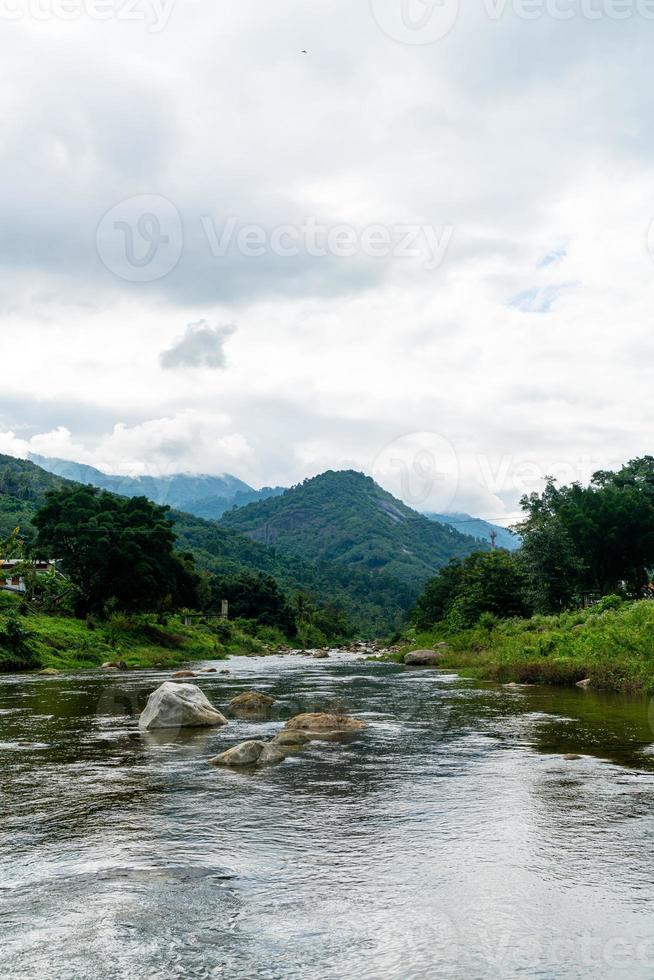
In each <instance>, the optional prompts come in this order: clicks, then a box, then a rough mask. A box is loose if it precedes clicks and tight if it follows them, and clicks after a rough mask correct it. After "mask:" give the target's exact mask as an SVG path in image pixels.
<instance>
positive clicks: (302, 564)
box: [0, 455, 417, 635]
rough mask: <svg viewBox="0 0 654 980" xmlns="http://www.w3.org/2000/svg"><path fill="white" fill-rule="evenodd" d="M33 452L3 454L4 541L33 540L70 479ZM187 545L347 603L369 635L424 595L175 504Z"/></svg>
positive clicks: (217, 560)
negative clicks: (41, 512) (52, 497)
mask: <svg viewBox="0 0 654 980" xmlns="http://www.w3.org/2000/svg"><path fill="white" fill-rule="evenodd" d="M71 482H73V481H69V480H67V479H65V478H64V477H62V476H55V475H53V474H51V473H48V472H46V471H45V470H43V469H42V468H41V467H39V466H37V465H36V464H35V463H33V462H30V461H28V460H22V459H15V458H14V457H12V456H3V455H0V541H2V540H5V539H7V538H8V537H9V535H10V534H11V532H12V531H13V529H14V528H15V527H17V526H20V529H21V537H22V538H23V539H24V541H25V542H26V544H27V545H28V546H29V545H30V543H31V542H32V541H33V540H34V538H35V535H36V532H35V529H34V527H33V525H32V519H33V517H34V514H35V513H36V511H37V510H38V509H39V507H41V505H42V504H43V502H44V501H45V495H46V493H47V491H48V490H53V489H59V488H61V487H63V486H66V485H68V484H70V483H71ZM170 516H171V520H172V522H173V524H174V529H175V534H176V535H177V547H178V549H179V550H180V551H190V552H192V553H193V555H194V556H195V559H196V563H197V566H198V568H200V569H203V570H205V571H208V572H210V573H212V574H215V575H219V576H228V575H235V574H238V573H239V572H242V571H244V570H245V571H253V572H263V573H265V574H267V575H272V576H273V577H274V578H275V579H276V580H277V581H278V582H279V583H280V585H281V586H282V587H283V588H284V590H285V591H286V592H288V593H298V592H301V593H304V594H307V595H309V596H310V598H311V599H312V600H313V601H314V602H315V603H316V604H317V605H320V606H327V605H335V606H337V607H338V608H340V609H342V610H343V612H344V613H345V614H346V616H347V617H348V619H349V621H350V622H351V623H352V625H353V626H354V627H355V628H356V629H357V630H358V631H359V632H361V633H363V634H366V635H379V634H380V633H384V632H390V631H393V630H395V629H397V628H398V627H399V626H400V625H401V623H402V622H403V620H404V618H405V616H406V612H407V611H408V609H409V608H410V607H411V605H412V603H413V601H414V600H415V598H416V594H417V591H416V589H415V588H411V587H408V586H407V585H406V583H404V582H400V581H397V580H396V579H394V578H393V577H392V576H389V575H384V574H381V575H380V574H373V573H371V572H369V571H366V570H360V569H355V568H349V567H347V566H345V565H341V564H337V563H330V562H327V561H309V560H303V559H301V558H297V557H294V556H289V555H284V554H282V553H281V552H280V551H279V550H278V549H275V548H268V547H265V546H264V545H263V544H260V543H258V542H255V541H252V540H251V539H250V538H248V537H247V536H245V535H244V534H241V533H239V532H238V531H236V530H233V529H231V528H228V527H223V526H222V525H219V524H217V523H216V522H214V521H207V520H204V519H203V518H200V517H196V516H194V515H192V514H186V513H183V512H182V511H175V510H173V511H171V515H170Z"/></svg>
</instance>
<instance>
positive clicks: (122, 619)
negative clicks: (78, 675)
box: [0, 593, 284, 672]
mask: <svg viewBox="0 0 654 980" xmlns="http://www.w3.org/2000/svg"><path fill="white" fill-rule="evenodd" d="M19 609H20V602H19V601H17V599H16V598H15V597H14V596H10V595H8V594H6V593H4V594H3V593H0V672H3V671H4V672H7V671H18V670H38V669H40V668H43V667H54V668H56V669H58V670H75V669H84V668H89V667H98V666H99V665H100V664H102V663H104V662H105V661H107V660H124V661H125V663H126V664H127V665H128V667H133V668H136V667H153V666H159V665H161V666H163V667H173V666H176V665H178V664H182V663H186V662H188V661H193V660H216V659H223V658H225V657H227V656H229V655H230V654H245V655H248V654H249V655H253V654H259V655H261V654H265V653H269V652H271V650H273V649H274V648H275V647H277V646H279V645H281V644H282V643H283V642H284V637H282V636H281V634H279V633H277V631H275V630H270V629H259V630H256V629H255V628H254V627H253V626H252V625H251V624H248V623H244V622H241V621H239V622H233V623H232V622H230V623H225V622H223V621H221V620H218V619H216V620H201V621H199V622H195V623H194V624H193V625H192V626H185V625H184V623H183V621H182V619H181V618H180V617H177V616H169V617H167V618H166V622H165V624H161V623H160V622H158V620H157V617H156V616H154V615H125V614H118V615H114V616H112V617H111V618H110V619H109V620H107V621H106V622H91V623H90V624H89V623H87V622H86V621H85V620H79V619H74V618H72V617H66V616H50V615H45V614H41V613H35V612H29V613H28V614H27V615H21V614H20V613H19ZM10 622H13V623H18V625H19V627H20V631H21V635H22V640H21V642H20V643H19V645H18V646H16V644H15V643H10V642H8V641H7V640H4V642H3V636H4V634H5V630H6V628H7V624H8V623H10Z"/></svg>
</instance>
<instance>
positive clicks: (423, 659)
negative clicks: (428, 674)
mask: <svg viewBox="0 0 654 980" xmlns="http://www.w3.org/2000/svg"><path fill="white" fill-rule="evenodd" d="M442 659H443V654H442V653H438V652H437V651H436V650H410V651H409V653H407V654H406V655H405V657H404V663H405V666H407V667H436V666H438V664H439V663H440V662H441V660H442Z"/></svg>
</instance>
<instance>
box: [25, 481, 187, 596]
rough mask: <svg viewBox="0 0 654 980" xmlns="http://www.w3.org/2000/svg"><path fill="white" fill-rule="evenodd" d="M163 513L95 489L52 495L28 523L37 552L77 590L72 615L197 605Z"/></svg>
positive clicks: (142, 501)
mask: <svg viewBox="0 0 654 980" xmlns="http://www.w3.org/2000/svg"><path fill="white" fill-rule="evenodd" d="M167 513H168V508H167V507H160V506H158V505H156V504H153V503H150V501H148V500H146V498H145V497H133V498H123V497H117V496H114V495H113V494H109V493H105V492H102V493H101V492H99V491H98V490H96V489H95V488H94V487H88V486H84V487H77V486H74V487H71V488H66V489H63V490H56V491H51V492H50V493H48V494H47V497H46V503H45V504H44V506H43V507H42V508H41V509H40V510H39V511H38V513H37V514H36V516H35V518H34V524H35V526H36V528H37V531H38V535H37V539H36V542H35V545H34V548H35V550H36V552H38V553H40V554H42V555H46V556H47V557H48V558H57V559H59V560H60V561H61V568H62V571H63V572H64V574H65V575H66V576H68V578H69V579H70V580H71V582H72V583H73V584H74V585H75V586H76V588H77V590H78V599H77V603H76V612H77V613H78V615H86V614H88V613H92V612H93V613H99V614H101V615H102V614H104V612H105V610H106V608H107V604H111V606H113V607H114V608H118V609H123V610H126V611H150V610H159V609H162V608H163V607H165V606H166V605H171V604H172V605H184V606H190V605H195V584H196V579H195V575H194V572H193V570H192V569H191V568H190V567H189V563H188V561H187V562H186V563H185V562H183V561H181V560H180V558H179V557H178V556H177V555H176V554H175V552H174V550H173V546H174V543H175V535H174V533H173V530H172V527H171V524H170V522H169V520H168V516H167Z"/></svg>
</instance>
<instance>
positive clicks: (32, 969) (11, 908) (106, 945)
mask: <svg viewBox="0 0 654 980" xmlns="http://www.w3.org/2000/svg"><path fill="white" fill-rule="evenodd" d="M207 665H208V664H205V665H204V666H207ZM215 666H216V667H217V668H219V669H223V668H224V667H225V666H228V667H229V668H230V669H231V671H232V674H231V675H221V674H219V673H216V674H208V675H205V676H204V677H202V678H201V679H199V680H198V681H196V682H194V683H198V684H199V685H200V686H201V687H202V689H203V690H204V691H205V693H206V694H207V695H208V697H209V699H210V700H211V701H212V702H213V703H214V704H215V705H216V706H217V707H219V708H222V709H223V710H224V709H225V707H226V705H227V702H228V701H229V699H230V698H231V697H233V696H234V695H235V694H237V693H239V692H241V691H244V690H247V689H255V690H259V691H264V692H269V693H272V694H274V695H275V697H276V698H277V703H276V705H275V707H274V709H273V713H272V716H271V718H270V719H269V720H266V721H237V720H231V721H230V724H229V726H228V727H226V728H220V729H203V730H186V731H184V732H172V733H170V734H165V733H162V732H158V733H151V734H148V733H140V732H139V730H138V727H137V720H138V714H139V712H140V710H141V709H142V707H143V705H144V704H145V701H146V699H147V696H148V694H149V693H150V692H151V691H152V690H154V689H155V688H156V687H157V686H158V685H159V684H160V683H161V682H162V681H163V680H164V679H167V676H168V675H167V674H163V673H157V672H155V671H140V672H133V673H129V674H112V675H107V674H106V673H102V672H100V671H87V672H80V673H76V674H61V675H60V676H58V677H55V678H45V677H38V676H33V675H32V676H25V675H23V676H19V675H16V676H4V677H2V678H1V679H0V755H1V765H0V790H1V794H2V797H1V813H0V819H1V823H2V852H1V855H0V857H1V863H0V944H1V946H0V974H1V975H2V976H4V977H57V980H67V978H75V980H78V978H100V977H103V978H105V977H106V978H123V977H124V978H146V977H148V978H150V977H155V978H167V977H179V978H196V977H198V978H200V977H222V976H225V977H230V978H233V977H239V978H246V977H247V978H251V977H264V978H282V977H283V978H305V977H318V978H364V977H365V978H377V977H378V978H389V980H395V978H398V980H399V978H403V980H404V978H431V977H444V978H445V977H447V978H452V977H455V978H458V977H461V978H464V977H465V978H475V977H479V978H485V977H534V978H536V977H537V978H550V977H556V978H559V977H561V978H568V977H570V978H573V977H575V978H576V977H589V976H593V977H607V978H608V977H611V978H614V977H652V976H654V929H653V921H654V920H653V917H652V879H653V877H654V860H653V858H654V855H653V848H654V806H653V801H654V755H652V754H649V747H650V746H651V744H652V742H654V734H653V731H652V724H651V722H652V718H651V717H650V712H649V705H648V703H647V702H644V701H641V700H636V701H629V700H628V699H626V698H622V697H617V696H610V695H603V694H598V693H593V692H591V691H580V690H578V689H572V690H569V689H554V688H545V687H522V688H508V687H501V686H498V685H491V684H480V683H478V682H473V681H467V680H463V679H461V678H460V677H458V676H456V675H455V674H451V673H444V672H439V671H435V670H410V669H407V668H404V667H402V666H399V665H397V664H391V663H370V662H362V661H360V660H357V659H356V658H355V657H354V656H351V655H349V654H344V653H343V654H332V656H331V658H330V659H329V660H324V661H316V660H312V659H309V658H307V657H304V656H286V657H277V656H274V657H266V658H245V657H239V658H233V659H232V660H231V661H230V662H229V663H228V664H227V665H226V664H225V662H220V663H216V664H215ZM337 706H338V707H339V708H340V707H344V706H345V707H348V708H349V709H351V711H352V712H353V714H355V715H356V716H357V717H360V718H362V719H363V720H365V721H366V722H368V727H367V728H366V730H365V731H363V732H362V733H360V734H359V735H357V736H356V737H355V738H352V739H350V740H349V741H347V740H346V741H316V742H313V743H312V744H311V745H310V747H309V749H308V750H307V751H305V752H302V753H299V754H297V755H291V756H289V757H288V758H287V759H286V760H285V761H284V762H283V763H282V764H280V765H277V766H270V767H266V768H262V769H260V770H258V771H256V772H254V773H247V772H239V771H231V770H228V769H220V768H214V767H211V766H209V765H208V764H207V759H208V758H209V757H210V756H213V755H215V754H216V753H217V752H220V751H222V750H223V749H225V748H227V747H229V746H230V745H233V744H236V743H237V742H240V741H242V740H243V739H245V738H251V737H258V736H262V737H265V738H268V737H270V736H271V735H272V734H274V733H275V732H276V731H278V730H279V729H280V727H281V725H282V723H283V722H284V721H285V720H286V719H287V718H288V717H290V716H291V715H293V714H296V713H298V712H299V711H304V710H312V709H313V710H316V709H317V708H325V707H332V708H334V707H337ZM566 753H577V754H579V755H581V756H582V757H581V758H580V759H577V760H571V761H567V760H565V759H564V755H565V754H566Z"/></svg>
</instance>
